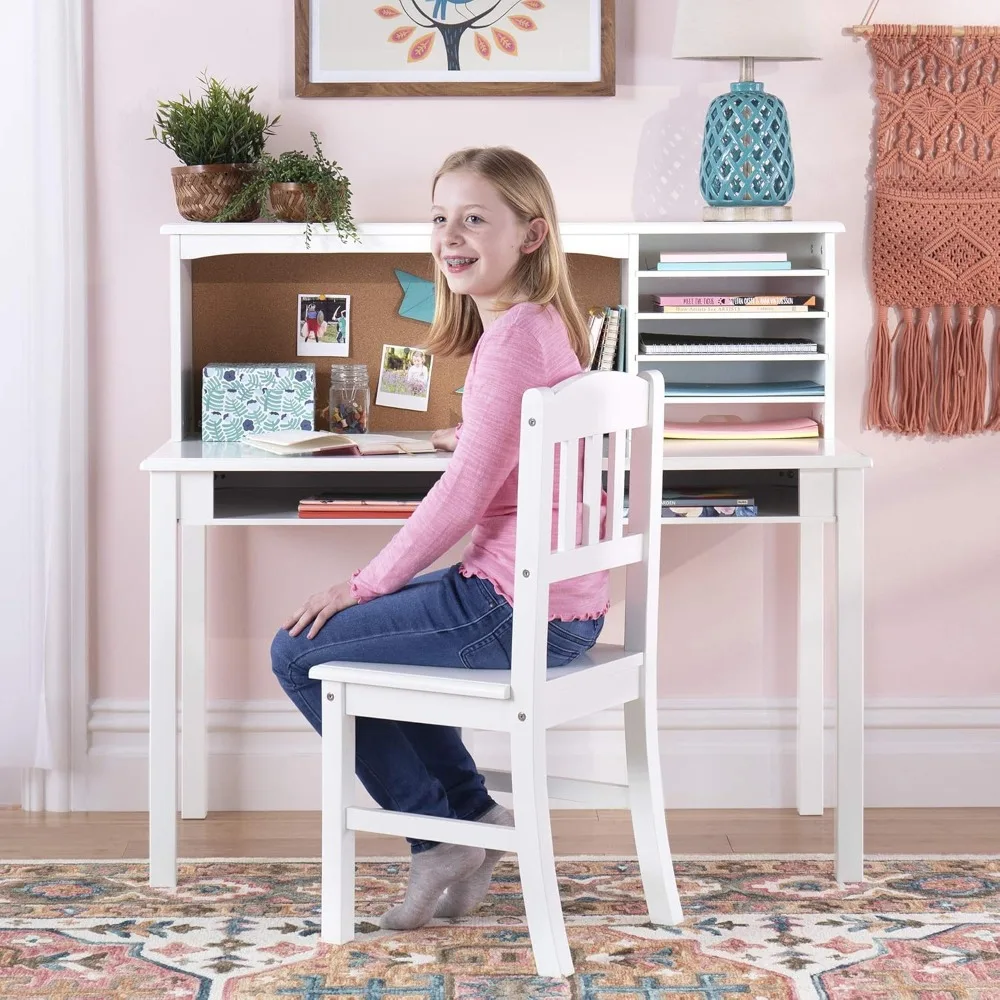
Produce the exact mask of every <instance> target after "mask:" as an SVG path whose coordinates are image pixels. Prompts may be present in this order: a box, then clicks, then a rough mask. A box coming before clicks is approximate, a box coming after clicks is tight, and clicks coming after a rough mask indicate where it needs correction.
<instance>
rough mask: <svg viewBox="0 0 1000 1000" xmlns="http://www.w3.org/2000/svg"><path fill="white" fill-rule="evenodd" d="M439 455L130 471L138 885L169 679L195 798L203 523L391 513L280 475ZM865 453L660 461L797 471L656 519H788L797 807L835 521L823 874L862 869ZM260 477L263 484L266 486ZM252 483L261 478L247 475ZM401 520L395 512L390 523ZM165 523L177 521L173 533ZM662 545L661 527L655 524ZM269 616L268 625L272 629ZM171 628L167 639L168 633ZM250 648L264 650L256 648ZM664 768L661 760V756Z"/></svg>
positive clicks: (227, 453)
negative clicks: (309, 500)
mask: <svg viewBox="0 0 1000 1000" xmlns="http://www.w3.org/2000/svg"><path fill="white" fill-rule="evenodd" d="M449 457H450V456H448V455H446V454H436V455H414V456H391V457H368V458H354V457H325V458H316V457H313V458H287V457H280V456H275V455H269V454H267V453H266V452H260V451H254V450H253V449H250V448H247V447H245V446H242V445H238V444H222V445H203V444H202V443H201V442H200V441H171V442H168V443H167V444H165V445H163V447H161V448H160V449H159V450H158V451H156V452H154V453H153V454H152V455H150V456H149V457H148V458H147V459H146V460H145V461H144V462H143V463H142V465H141V469H142V470H143V471H145V472H148V473H149V474H150V477H149V479H150V513H149V517H150V521H149V556H150V559H149V562H150V565H149V571H150V605H149V608H150V611H149V669H150V690H149V701H150V726H149V787H150V801H149V824H150V830H149V851H150V883H151V884H152V885H158V886H173V885H175V884H176V861H177V807H178V780H177V779H178V774H177V770H178V766H177V765H178V749H179V748H178V727H177V709H178V693H177V689H178V677H179V678H180V688H181V702H182V704H181V711H182V716H183V730H182V740H181V744H182V745H181V747H180V751H181V752H180V755H179V759H180V778H181V796H180V799H181V814H182V816H183V817H184V818H186V819H195V818H204V817H205V815H206V814H207V809H208V795H207V743H206V731H205V730H206V724H205V722H206V715H205V531H206V528H208V527H217V526H233V525H236V526H241V527H248V526H254V525H292V524H294V525H299V526H301V527H303V528H317V527H325V528H330V527H336V526H338V524H339V525H340V526H349V527H357V526H360V525H363V524H368V523H372V524H379V525H382V526H385V525H387V524H394V523H397V522H393V521H384V520H380V521H377V522H375V521H373V522H365V521H357V520H351V521H344V522H337V521H330V520H305V519H299V518H298V517H297V515H296V509H295V505H294V502H293V500H294V496H293V490H292V489H289V488H288V487H284V486H281V484H282V483H284V481H285V477H287V475H288V474H290V473H313V474H316V475H317V476H319V475H324V476H325V475H331V474H332V475H333V476H335V477H337V479H338V480H339V479H340V478H341V477H344V478H345V479H347V478H348V477H352V476H353V477H355V478H356V477H357V475H358V474H359V473H389V474H390V475H393V476H399V477H400V478H402V477H403V475H404V474H408V473H432V474H433V473H441V472H443V471H444V469H445V468H446V467H447V463H448V460H449ZM870 464H871V462H870V460H869V459H868V458H867V457H866V456H864V455H861V454H859V453H857V452H854V451H851V450H848V449H844V448H841V447H838V446H836V445H834V443H833V442H828V441H788V442H757V443H753V444H749V445H746V444H734V443H731V442H714V443H706V442H674V443H669V444H667V445H666V446H665V457H664V467H665V470H668V471H672V472H674V471H676V472H684V473H685V474H690V475H703V474H710V473H731V474H733V475H732V476H731V479H732V480H733V481H734V482H738V481H739V476H740V475H743V476H748V475H761V474H764V473H767V472H768V470H771V471H773V470H785V471H786V472H794V473H796V474H797V485H796V486H795V488H794V489H793V490H791V491H790V492H789V491H788V490H784V491H778V493H777V494H776V495H775V496H773V497H767V498H762V500H763V501H764V502H762V503H761V516H760V517H757V518H747V519H745V520H741V521H738V522H733V521H731V520H729V519H719V520H716V519H708V520H696V521H687V520H666V521H664V525H665V526H669V527H670V529H671V530H681V527H682V526H684V525H686V526H688V527H692V528H694V527H697V528H698V529H699V530H705V531H708V530H711V528H712V526H713V525H718V524H727V525H730V526H732V525H733V524H734V523H735V524H740V525H742V526H744V527H745V528H746V530H748V531H752V530H754V527H759V526H760V525H763V524H775V523H790V524H797V525H798V526H799V534H800V555H799V571H800V572H799V606H798V636H799V638H798V692H797V696H798V742H797V759H796V765H797V800H798V807H799V811H800V812H801V813H809V814H819V813H822V811H823V667H824V641H823V607H824V601H823V596H824V572H823V562H824V559H823V525H824V524H825V523H827V522H830V521H833V522H834V523H835V526H836V570H837V573H836V580H837V582H836V605H837V625H836V627H837V657H836V661H837V662H836V668H837V796H836V801H837V817H836V839H835V852H836V874H837V878H838V879H839V880H841V881H844V882H855V881H859V880H860V879H861V877H862V871H863V867H862V859H863V842H862V804H863V738H864V721H863V708H864V685H863V678H864V671H863V654H864V648H863V608H864V514H863V510H864V507H863V474H864V469H866V468H867V467H869V466H870ZM217 473H228V474H233V476H234V477H239V476H245V475H246V474H250V475H249V476H248V477H247V482H248V483H251V484H254V485H250V486H248V488H247V489H245V490H240V489H232V488H227V489H226V490H222V489H219V488H218V481H217V479H216V474H217ZM269 482H271V483H273V484H274V488H272V489H268V488H267V485H266V484H268V483H269ZM260 484H263V486H261V485H260ZM300 495H301V494H300ZM398 523H402V522H398ZM178 527H179V528H180V530H179V531H178ZM665 544H668V545H669V544H670V532H669V531H667V532H666V534H665ZM276 627H277V626H276ZM178 635H179V636H180V642H179V644H178ZM261 655H262V657H263V656H264V655H265V654H264V653H263V652H262V654H261ZM665 766H666V767H669V766H670V763H669V761H667V762H665Z"/></svg>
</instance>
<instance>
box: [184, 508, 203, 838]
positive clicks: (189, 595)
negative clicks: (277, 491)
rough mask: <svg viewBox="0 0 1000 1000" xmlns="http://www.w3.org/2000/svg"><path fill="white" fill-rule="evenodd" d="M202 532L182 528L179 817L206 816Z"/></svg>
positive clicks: (200, 528) (197, 526)
mask: <svg viewBox="0 0 1000 1000" xmlns="http://www.w3.org/2000/svg"><path fill="white" fill-rule="evenodd" d="M205 532H206V528H205V526H204V525H203V524H185V525H183V526H182V527H181V587H180V592H181V598H180V599H181V819H204V818H205V817H206V816H207V815H208V744H207V739H206V737H207V733H206V728H207V723H206V717H205Z"/></svg>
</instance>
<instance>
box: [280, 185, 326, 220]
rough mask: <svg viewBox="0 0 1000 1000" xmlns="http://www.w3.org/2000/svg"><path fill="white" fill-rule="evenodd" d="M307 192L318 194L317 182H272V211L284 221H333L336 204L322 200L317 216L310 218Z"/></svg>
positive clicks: (317, 207) (312, 194)
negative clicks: (307, 206) (307, 207)
mask: <svg viewBox="0 0 1000 1000" xmlns="http://www.w3.org/2000/svg"><path fill="white" fill-rule="evenodd" d="M306 192H309V193H310V195H311V196H312V197H315V196H316V194H315V192H316V185H315V184H272V185H271V187H270V189H269V190H268V198H269V200H270V202H271V211H272V212H273V213H274V216H275V218H276V219H280V220H281V221H282V222H331V221H332V220H333V219H334V218H335V217H336V215H337V212H336V206H334V205H331V204H330V202H329V201H322V200H321V201H320V202H319V204H318V205H317V206H316V209H317V211H316V212H315V213H314V215H315V217H314V218H312V219H309V218H308V217H307V216H308V212H307V209H306Z"/></svg>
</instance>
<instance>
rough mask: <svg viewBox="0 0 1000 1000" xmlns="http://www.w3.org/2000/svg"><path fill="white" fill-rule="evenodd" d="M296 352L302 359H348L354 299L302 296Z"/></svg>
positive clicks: (322, 295) (300, 296)
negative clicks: (352, 302)
mask: <svg viewBox="0 0 1000 1000" xmlns="http://www.w3.org/2000/svg"><path fill="white" fill-rule="evenodd" d="M298 302H299V311H298V327H297V330H298V333H297V335H296V338H295V344H296V347H295V353H296V354H298V355H299V356H301V357H327V358H346V357H348V356H349V355H350V353H351V297H350V295H337V294H332V295H329V294H319V293H313V294H304V295H299V297H298Z"/></svg>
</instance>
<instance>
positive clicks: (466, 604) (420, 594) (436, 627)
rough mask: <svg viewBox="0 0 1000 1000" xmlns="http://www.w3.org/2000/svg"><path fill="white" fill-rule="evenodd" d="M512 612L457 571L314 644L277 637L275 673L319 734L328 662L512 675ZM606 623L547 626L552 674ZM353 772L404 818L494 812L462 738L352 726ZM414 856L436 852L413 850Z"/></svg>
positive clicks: (345, 617) (381, 724)
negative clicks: (322, 673) (314, 672)
mask: <svg viewBox="0 0 1000 1000" xmlns="http://www.w3.org/2000/svg"><path fill="white" fill-rule="evenodd" d="M513 614H514V611H513V608H511V606H510V605H509V604H508V603H507V601H505V600H504V599H503V598H502V597H501V596H500V595H499V594H497V592H496V590H495V589H494V587H493V585H492V584H491V583H489V582H488V581H487V580H483V579H480V578H479V577H468V578H466V577H463V576H462V575H461V574H460V573H459V572H458V567H457V566H450V567H448V568H447V569H442V570H437V571H436V572H434V573H427V574H425V575H424V576H418V577H416V578H415V579H414V580H412V581H411V582H410V583H408V584H407V585H406V586H405V587H403V589H402V590H398V591H396V592H395V593H394V594H386V595H385V596H384V597H378V598H375V599H374V600H372V601H367V602H365V603H364V604H357V605H354V606H353V607H350V608H345V609H344V610H343V611H341V612H339V613H338V614H336V615H334V616H333V617H332V618H331V619H329V621H327V622H326V624H325V625H324V626H323V628H322V629H320V631H319V632H318V633H317V635H316V637H315V638H313V639H309V638H307V637H306V636H307V633H308V631H309V630H308V628H307V629H304V630H303V631H302V632H300V633H299V634H298V635H297V636H294V637H293V636H291V635H289V634H288V632H287V631H286V630H285V629H281V630H279V632H278V634H277V635H276V636H275V637H274V641H273V642H272V643H271V669H272V670H273V671H274V675H275V677H277V678H278V683H279V684H280V685H281V686H282V687H283V688H284V689H285V692H286V693H287V695H288V697H289V698H291V699H292V701H293V702H294V703H295V705H296V707H297V708H298V709H299V711H300V712H301V713H302V714H303V715H304V716H305V717H306V719H308V720H309V723H310V724H311V725H312V727H313V729H315V730H316V732H320V731H321V724H322V722H321V720H322V709H321V697H320V683H319V681H314V680H310V678H309V669H310V667H314V666H316V664H318V663H326V662H327V661H329V660H356V661H359V662H367V663H413V664H419V665H423V666H436V667H468V668H470V669H475V668H494V669H497V668H508V669H509V667H510V661H511V648H510V647H511V631H512V626H513ZM603 625H604V619H603V618H598V619H585V620H580V621H552V622H549V635H548V666H550V667H560V666H565V665H566V664H567V663H570V662H571V661H572V660H574V659H576V658H577V657H578V656H579V655H580V654H581V653H584V652H586V651H587V650H588V649H590V647H591V646H593V645H594V643H595V642H596V641H597V637H598V635H599V634H600V632H601V628H602V626H603ZM354 769H355V773H356V774H357V776H358V777H359V778H360V779H361V783H362V785H364V787H365V789H366V790H367V791H368V794H369V795H370V796H371V797H372V798H373V799H374V800H375V801H376V802H377V803H378V804H379V805H380V806H381V807H382V808H383V809H392V810H397V811H400V812H414V813H421V814H422V815H424V816H442V817H445V818H449V819H473V820H474V819H478V818H479V817H480V816H481V815H482V814H483V813H485V812H486V811H487V810H488V809H490V808H491V807H492V806H493V805H494V802H493V799H491V798H490V796H489V793H488V792H487V791H486V783H485V781H484V780H483V776H482V775H481V774H480V773H479V771H478V770H477V769H476V763H475V761H474V760H473V759H472V757H471V755H470V754H469V751H468V750H467V749H466V747H465V744H464V743H463V742H462V739H461V736H460V730H459V729H456V728H454V727H451V726H437V725H426V724H424V723H417V722H396V721H394V720H392V719H369V718H361V717H358V718H357V719H356V722H355V762H354ZM407 839H408V840H409V841H410V848H411V851H412V852H413V853H415V854H416V853H418V852H420V851H424V850H427V849H428V848H430V847H434V846H435V844H436V842H434V841H426V840H412V839H410V838H407Z"/></svg>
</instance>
